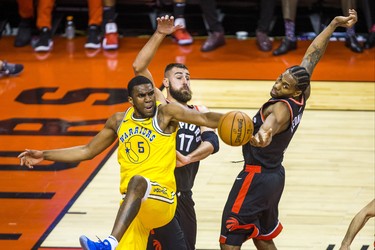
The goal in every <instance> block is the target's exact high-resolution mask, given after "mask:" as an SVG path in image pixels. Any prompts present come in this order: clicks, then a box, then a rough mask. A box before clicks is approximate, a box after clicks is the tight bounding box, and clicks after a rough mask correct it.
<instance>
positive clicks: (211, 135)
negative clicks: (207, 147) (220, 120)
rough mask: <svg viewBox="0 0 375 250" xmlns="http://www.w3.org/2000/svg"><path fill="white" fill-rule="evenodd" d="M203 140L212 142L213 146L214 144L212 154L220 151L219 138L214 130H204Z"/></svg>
mask: <svg viewBox="0 0 375 250" xmlns="http://www.w3.org/2000/svg"><path fill="white" fill-rule="evenodd" d="M202 141H208V142H209V143H211V144H212V146H214V152H212V154H215V153H216V152H217V151H219V138H218V137H217V134H216V133H215V132H214V131H205V132H203V133H202Z"/></svg>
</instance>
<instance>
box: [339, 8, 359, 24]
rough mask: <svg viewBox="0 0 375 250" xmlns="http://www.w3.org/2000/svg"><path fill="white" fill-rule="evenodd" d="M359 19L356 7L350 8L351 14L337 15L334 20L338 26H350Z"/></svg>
mask: <svg viewBox="0 0 375 250" xmlns="http://www.w3.org/2000/svg"><path fill="white" fill-rule="evenodd" d="M357 20H358V17H357V12H356V11H355V10H354V9H349V16H337V17H335V19H334V21H335V22H336V25H337V27H344V28H350V27H352V26H353V25H354V24H355V23H356V22H357Z"/></svg>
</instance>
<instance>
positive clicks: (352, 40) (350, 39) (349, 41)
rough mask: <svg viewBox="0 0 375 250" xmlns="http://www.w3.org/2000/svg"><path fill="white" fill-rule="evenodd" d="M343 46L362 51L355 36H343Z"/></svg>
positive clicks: (356, 51)
mask: <svg viewBox="0 0 375 250" xmlns="http://www.w3.org/2000/svg"><path fill="white" fill-rule="evenodd" d="M345 46H346V47H348V48H349V49H350V50H351V51H353V52H355V53H362V52H363V48H362V47H361V45H360V44H359V42H358V40H357V37H356V36H347V37H346V38H345Z"/></svg>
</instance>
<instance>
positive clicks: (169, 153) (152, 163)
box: [18, 76, 222, 250]
mask: <svg viewBox="0 0 375 250" xmlns="http://www.w3.org/2000/svg"><path fill="white" fill-rule="evenodd" d="M162 99H163V100H164V97H162ZM128 100H129V102H130V103H131V104H132V107H130V108H129V109H127V110H126V111H125V112H118V113H116V114H114V115H112V116H111V117H110V118H109V119H108V120H107V122H106V124H105V126H104V128H103V129H102V130H101V131H100V132H99V133H98V134H97V135H96V136H95V137H94V138H93V139H92V140H91V141H90V142H89V143H88V144H87V145H81V146H76V147H71V148H62V149H54V150H26V151H24V152H22V153H21V154H20V155H19V156H18V157H19V158H20V159H21V165H26V166H27V167H29V168H33V166H34V165H35V164H38V163H39V162H41V161H42V160H50V161H61V162H78V161H84V160H89V159H92V158H93V157H95V156H96V155H98V154H99V153H101V152H103V151H104V150H105V149H106V148H107V147H109V146H110V145H111V144H112V143H113V142H114V141H116V139H117V138H118V141H119V148H118V151H119V153H118V161H119V163H120V165H121V183H120V189H121V192H123V194H124V199H123V202H122V203H121V205H120V208H119V210H118V214H117V217H116V220H115V223H114V226H113V229H112V233H111V235H110V236H109V237H107V238H106V239H105V240H103V241H100V242H94V241H91V240H90V239H88V238H87V237H86V236H81V237H80V243H81V246H82V247H83V249H103V250H106V249H112V250H113V249H115V248H116V246H117V245H118V242H120V244H119V247H118V248H117V249H126V250H140V249H146V245H147V239H148V236H149V232H150V230H151V229H152V228H156V227H161V226H163V225H165V224H167V223H168V222H169V221H170V220H171V219H172V218H173V216H174V212H175V207H176V200H175V196H174V193H175V191H176V186H175V180H174V167H175V165H176V150H175V147H176V144H175V143H176V138H175V135H176V129H177V127H178V122H179V121H182V122H186V123H191V124H196V125H198V126H206V127H211V128H217V126H218V123H219V120H220V117H221V116H222V114H220V113H214V112H207V113H200V112H198V111H196V110H194V109H188V108H185V107H184V106H182V105H181V104H179V103H170V104H159V103H157V102H156V97H155V90H154V86H153V84H152V82H151V80H149V79H148V78H146V77H144V76H136V77H134V78H132V79H131V80H130V82H129V84H128Z"/></svg>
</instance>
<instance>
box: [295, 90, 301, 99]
mask: <svg viewBox="0 0 375 250" xmlns="http://www.w3.org/2000/svg"><path fill="white" fill-rule="evenodd" d="M301 94H302V91H301V90H296V92H294V94H293V97H298V96H300V95H301Z"/></svg>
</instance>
